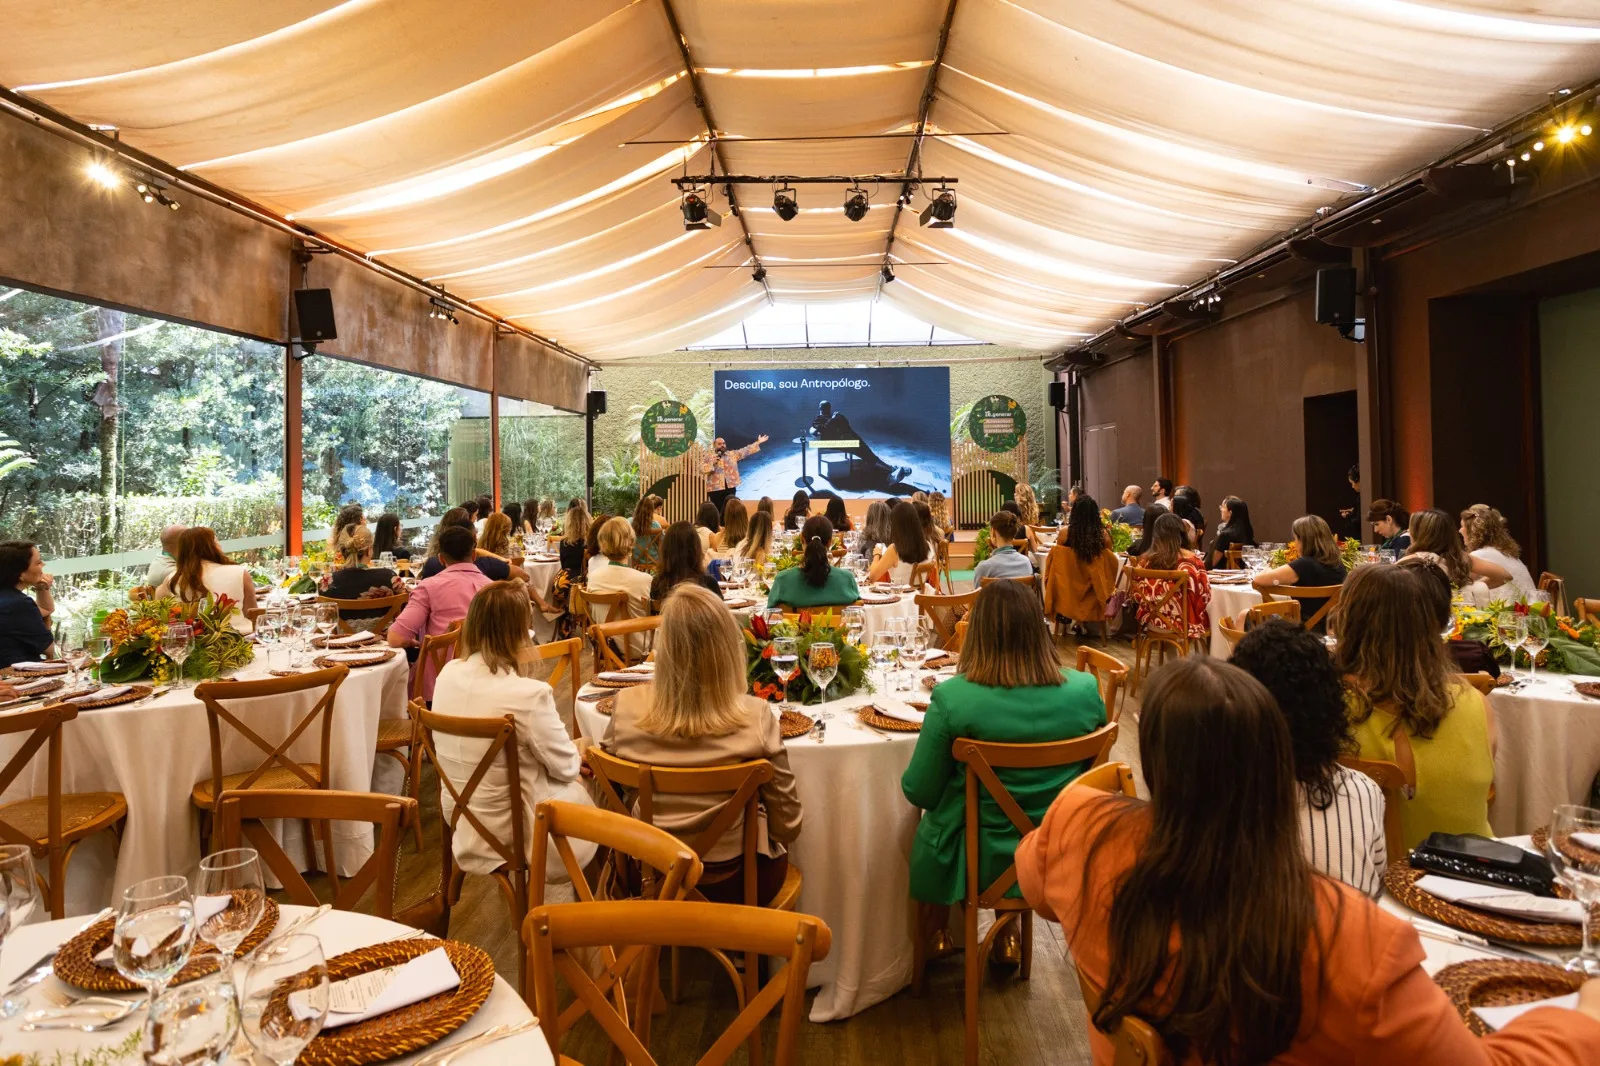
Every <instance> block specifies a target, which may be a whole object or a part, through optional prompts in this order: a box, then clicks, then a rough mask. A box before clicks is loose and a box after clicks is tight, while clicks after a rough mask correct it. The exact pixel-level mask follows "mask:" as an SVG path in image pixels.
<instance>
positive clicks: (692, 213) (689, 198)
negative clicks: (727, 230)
mask: <svg viewBox="0 0 1600 1066" xmlns="http://www.w3.org/2000/svg"><path fill="white" fill-rule="evenodd" d="M681 210H682V211H683V228H684V229H710V228H711V227H712V226H720V225H722V216H721V215H719V214H717V213H716V212H715V211H713V210H711V205H710V204H708V203H706V200H705V197H703V196H701V195H700V194H699V193H698V192H693V191H691V192H686V193H684V194H683V204H682V205H681Z"/></svg>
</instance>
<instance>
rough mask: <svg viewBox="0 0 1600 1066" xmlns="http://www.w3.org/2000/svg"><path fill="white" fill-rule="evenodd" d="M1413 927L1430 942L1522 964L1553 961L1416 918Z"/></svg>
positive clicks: (1517, 948)
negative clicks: (1484, 953)
mask: <svg viewBox="0 0 1600 1066" xmlns="http://www.w3.org/2000/svg"><path fill="white" fill-rule="evenodd" d="M1411 925H1412V928H1414V929H1416V931H1417V934H1418V935H1419V936H1425V937H1427V938H1428V939H1430V940H1439V941H1443V942H1444V943H1446V944H1455V945H1457V946H1458V947H1464V948H1472V949H1473V950H1474V951H1482V952H1486V953H1488V954H1490V955H1498V956H1500V957H1502V958H1507V959H1517V960H1519V961H1522V962H1543V963H1549V962H1550V961H1551V960H1550V959H1548V958H1546V957H1545V956H1543V955H1540V954H1538V953H1536V952H1532V951H1525V950H1523V949H1522V948H1519V947H1514V946H1512V945H1510V944H1504V943H1501V942H1499V941H1495V940H1489V939H1487V938H1485V937H1481V936H1477V935H1476V934H1473V933H1464V932H1461V931H1459V930H1456V929H1452V928H1450V927H1449V926H1445V925H1438V924H1436V923H1434V922H1426V921H1420V920H1418V919H1416V918H1413V919H1412V920H1411Z"/></svg>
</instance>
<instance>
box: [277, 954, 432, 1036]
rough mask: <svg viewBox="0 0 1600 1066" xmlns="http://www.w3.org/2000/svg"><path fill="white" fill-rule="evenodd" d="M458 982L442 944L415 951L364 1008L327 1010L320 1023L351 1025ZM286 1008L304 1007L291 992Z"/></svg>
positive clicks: (297, 1010)
mask: <svg viewBox="0 0 1600 1066" xmlns="http://www.w3.org/2000/svg"><path fill="white" fill-rule="evenodd" d="M460 984H461V976H460V975H459V974H457V973H456V968H455V967H454V966H452V965H451V964H450V956H449V955H446V954H445V951H444V948H434V949H433V950H432V951H430V952H428V953H427V954H426V955H418V956H417V957H416V958H414V959H412V960H411V961H410V962H407V963H405V964H404V965H403V966H400V967H399V968H397V969H396V970H395V971H394V973H393V974H391V975H390V977H389V983H388V984H387V985H386V986H384V989H383V991H382V992H379V993H378V994H377V995H376V996H374V997H373V998H372V1000H371V1001H370V1002H369V1003H368V1004H367V1006H366V1009H365V1010H360V1011H352V1012H350V1013H348V1014H336V1013H334V1012H333V1011H331V1010H330V1011H329V1012H328V1019H327V1021H325V1022H323V1023H322V1027H323V1028H324V1029H337V1028H338V1027H339V1026H341V1025H352V1024H354V1023H355V1022H363V1021H366V1020H367V1019H368V1018H376V1017H377V1016H378V1015H380V1014H387V1013H388V1012H390V1011H392V1010H399V1009H400V1008H401V1007H409V1006H410V1005H411V1004H413V1003H416V1002H418V1001H420V1000H424V999H427V998H428V997H429V996H437V995H439V994H440V993H441V992H448V991H450V990H451V989H452V988H455V987H457V986H459V985H460ZM289 1008H290V1009H291V1010H293V1011H294V1012H295V1013H296V1014H297V1015H301V1016H302V1017H303V1016H304V1014H303V1013H302V1010H303V1008H301V1006H300V1005H299V1004H298V1003H296V1002H295V999H294V997H293V996H290V997H289Z"/></svg>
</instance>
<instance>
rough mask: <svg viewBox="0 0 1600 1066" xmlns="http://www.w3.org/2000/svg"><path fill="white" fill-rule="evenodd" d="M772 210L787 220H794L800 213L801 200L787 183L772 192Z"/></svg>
mask: <svg viewBox="0 0 1600 1066" xmlns="http://www.w3.org/2000/svg"><path fill="white" fill-rule="evenodd" d="M772 210H773V212H774V213H775V214H777V216H778V217H779V218H781V219H783V220H784V221H785V222H793V221H794V218H795V216H796V215H798V214H799V213H800V200H799V198H798V197H797V196H795V192H794V190H793V189H791V188H790V187H789V186H788V184H787V183H785V184H784V186H783V187H782V188H780V189H778V190H776V191H775V192H773V194H772Z"/></svg>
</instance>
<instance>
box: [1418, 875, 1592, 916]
mask: <svg viewBox="0 0 1600 1066" xmlns="http://www.w3.org/2000/svg"><path fill="white" fill-rule="evenodd" d="M1417 887H1418V888H1420V889H1422V891H1424V892H1426V893H1428V894H1429V895H1431V896H1438V897H1439V898H1440V899H1442V900H1448V901H1449V902H1451V903H1459V904H1461V905H1462V906H1465V907H1476V908H1477V909H1479V910H1485V911H1493V912H1494V913H1496V914H1507V915H1510V916H1512V917H1514V918H1522V919H1525V920H1528V921H1534V922H1569V923H1571V924H1573V925H1581V924H1583V904H1582V903H1579V902H1578V901H1577V900H1575V899H1548V898H1546V897H1544V896H1535V895H1534V894H1533V893H1531V892H1519V891H1517V890H1516V889H1513V888H1495V887H1494V886H1492V885H1480V884H1476V883H1474V882H1472V881H1458V880H1456V879H1455V878H1453V877H1440V876H1439V875H1438V874H1428V875H1427V876H1426V877H1422V878H1419V879H1418V880H1417Z"/></svg>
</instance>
